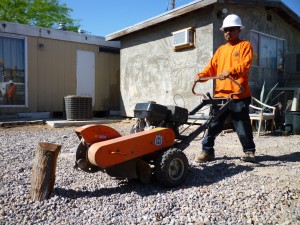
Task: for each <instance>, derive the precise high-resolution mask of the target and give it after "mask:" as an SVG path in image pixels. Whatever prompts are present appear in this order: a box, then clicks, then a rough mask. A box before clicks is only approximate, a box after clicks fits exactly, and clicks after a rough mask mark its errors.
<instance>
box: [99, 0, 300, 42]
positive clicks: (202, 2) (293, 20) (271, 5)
mask: <svg viewBox="0 0 300 225" xmlns="http://www.w3.org/2000/svg"><path fill="white" fill-rule="evenodd" d="M214 3H231V4H239V5H249V6H251V5H252V6H253V5H260V6H264V7H265V8H266V10H271V11H273V12H274V13H276V14H278V15H279V16H280V17H282V18H283V19H284V20H285V21H287V23H289V24H290V25H291V26H293V27H295V28H297V29H299V30H300V17H299V16H298V15H297V14H296V13H295V12H293V11H292V10H291V9H290V8H289V7H288V6H287V5H285V4H284V3H283V2H282V1H281V0H265V1H258V0H244V1H241V0H196V1H193V2H191V3H189V4H186V5H184V6H182V7H179V8H176V9H173V10H171V11H168V12H166V13H163V14H160V15H158V16H156V17H153V18H150V19H148V20H145V21H142V22H140V23H137V24H135V25H133V26H130V27H127V28H125V29H122V30H120V31H117V32H114V33H112V34H109V35H107V36H105V40H106V41H112V40H113V41H116V40H120V38H122V37H123V36H125V35H128V34H131V33H134V32H136V31H139V30H142V29H146V28H149V27H151V26H154V25H157V24H159V23H162V22H165V21H167V20H170V19H174V18H176V17H179V16H181V15H184V14H186V13H189V12H192V11H194V10H197V9H200V8H203V7H205V6H208V5H212V4H214Z"/></svg>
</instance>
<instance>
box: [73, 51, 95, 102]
mask: <svg viewBox="0 0 300 225" xmlns="http://www.w3.org/2000/svg"><path fill="white" fill-rule="evenodd" d="M77 95H78V96H90V97H92V98H93V106H94V102H95V53H94V52H88V51H81V50H77Z"/></svg>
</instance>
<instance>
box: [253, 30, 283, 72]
mask: <svg viewBox="0 0 300 225" xmlns="http://www.w3.org/2000/svg"><path fill="white" fill-rule="evenodd" d="M250 42H251V44H252V46H253V62H252V65H253V66H259V67H262V68H267V69H281V70H283V69H284V50H285V49H284V44H285V43H284V40H283V39H280V38H277V37H273V36H269V35H266V34H262V33H259V32H256V31H251V33H250Z"/></svg>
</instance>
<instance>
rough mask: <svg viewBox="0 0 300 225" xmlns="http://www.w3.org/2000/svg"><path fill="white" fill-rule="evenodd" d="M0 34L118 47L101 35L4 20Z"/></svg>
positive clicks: (115, 43) (0, 26)
mask: <svg viewBox="0 0 300 225" xmlns="http://www.w3.org/2000/svg"><path fill="white" fill-rule="evenodd" d="M0 34H14V35H24V36H31V37H42V38H49V39H55V40H61V41H71V42H78V43H84V44H94V45H100V46H106V47H112V48H120V43H119V42H118V41H106V40H105V38H104V37H101V36H95V35H90V34H81V33H76V32H70V31H62V30H57V29H53V28H45V27H36V26H30V25H26V24H19V23H12V22H6V21H0Z"/></svg>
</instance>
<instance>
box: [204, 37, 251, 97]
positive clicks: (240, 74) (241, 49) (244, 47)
mask: <svg viewBox="0 0 300 225" xmlns="http://www.w3.org/2000/svg"><path fill="white" fill-rule="evenodd" d="M252 56H253V48H252V45H251V44H250V42H248V41H243V40H241V41H239V42H238V43H237V44H235V45H231V44H229V43H227V44H225V45H222V46H220V47H219V48H218V50H217V51H216V53H215V54H214V55H213V57H212V58H211V60H210V62H209V63H208V65H207V66H206V67H205V68H204V70H203V71H202V72H200V73H199V74H198V76H200V77H209V76H216V75H219V74H221V72H224V71H227V72H228V73H229V74H230V75H231V76H232V78H233V79H235V80H236V81H237V82H238V83H240V84H241V85H242V86H243V87H244V91H243V92H242V93H241V94H240V95H234V96H233V98H234V99H242V98H246V97H249V96H251V91H250V87H249V85H248V80H249V77H248V72H249V69H250V65H251V61H252ZM234 92H239V87H238V86H237V85H236V84H234V83H233V82H232V81H231V80H229V79H225V80H220V79H216V87H215V93H214V96H215V97H225V98H228V97H229V95H230V93H234Z"/></svg>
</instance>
